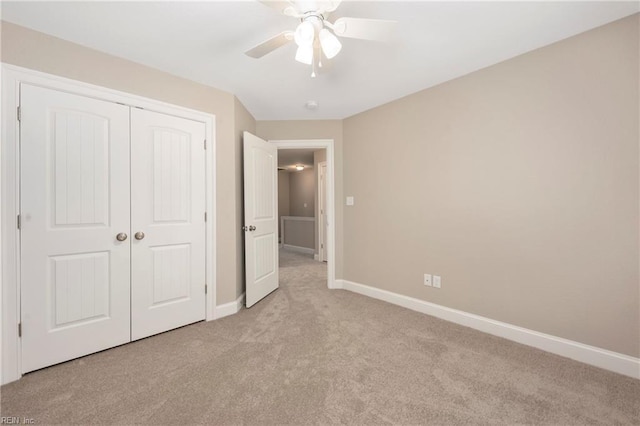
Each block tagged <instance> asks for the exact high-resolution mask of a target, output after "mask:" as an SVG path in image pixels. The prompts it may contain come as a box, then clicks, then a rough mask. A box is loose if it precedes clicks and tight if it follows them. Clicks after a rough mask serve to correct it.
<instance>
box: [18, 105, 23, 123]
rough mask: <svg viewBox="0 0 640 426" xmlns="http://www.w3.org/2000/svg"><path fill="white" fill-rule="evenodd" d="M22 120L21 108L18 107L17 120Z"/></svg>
mask: <svg viewBox="0 0 640 426" xmlns="http://www.w3.org/2000/svg"><path fill="white" fill-rule="evenodd" d="M21 120H22V108H20V107H18V121H21Z"/></svg>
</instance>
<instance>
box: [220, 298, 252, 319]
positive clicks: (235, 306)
mask: <svg viewBox="0 0 640 426" xmlns="http://www.w3.org/2000/svg"><path fill="white" fill-rule="evenodd" d="M244 295H245V294H244V293H242V294H241V295H240V297H238V298H237V299H236V300H234V301H233V302H229V303H225V304H223V305H218V306H216V308H215V311H214V315H213V319H220V318H224V317H228V316H229V315H233V314H237V313H238V312H240V309H242V307H243V306H244Z"/></svg>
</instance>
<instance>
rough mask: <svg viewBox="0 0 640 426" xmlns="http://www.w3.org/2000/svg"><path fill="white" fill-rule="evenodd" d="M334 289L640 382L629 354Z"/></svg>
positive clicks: (637, 364)
mask: <svg viewBox="0 0 640 426" xmlns="http://www.w3.org/2000/svg"><path fill="white" fill-rule="evenodd" d="M334 288H341V289H344V290H349V291H352V292H354V293H358V294H362V295H364V296H369V297H372V298H374V299H378V300H382V301H385V302H389V303H393V304H394V305H398V306H402V307H404V308H408V309H411V310H414V311H417V312H421V313H423V314H427V315H431V316H434V317H437V318H440V319H443V320H446V321H450V322H453V323H456V324H460V325H463V326H465V327H470V328H473V329H476V330H479V331H482V332H485V333H489V334H492V335H494V336H498V337H503V338H505V339H508V340H512V341H514V342H518V343H522V344H524V345H528V346H533V347H534V348H538V349H542V350H543V351H547V352H551V353H554V354H556V355H560V356H564V357H567V358H571V359H573V360H576V361H580V362H584V363H585V364H590V365H593V366H596V367H600V368H604V369H605V370H609V371H613V372H616V373H619V374H624V375H625V376H629V377H633V378H635V379H640V358H634V357H631V356H629V355H624V354H621V353H617V352H613V351H609V350H606V349H601V348H597V347H595V346H589V345H585V344H583V343H579V342H575V341H572V340H568V339H564V338H562V337H556V336H552V335H550V334H545V333H540V332H538V331H534V330H529V329H527V328H523V327H518V326H515V325H511V324H508V323H505V322H501V321H496V320H492V319H489V318H485V317H481V316H479V315H475V314H470V313H468V312H464V311H459V310H457V309H452V308H447V307H446V306H442V305H437V304H435V303H431V302H426V301H424V300H420V299H415V298H413V297H408V296H404V295H401V294H397V293H393V292H390V291H387V290H381V289H379V288H375V287H370V286H367V285H364V284H358V283H354V282H352V281H348V280H336V283H335V286H334Z"/></svg>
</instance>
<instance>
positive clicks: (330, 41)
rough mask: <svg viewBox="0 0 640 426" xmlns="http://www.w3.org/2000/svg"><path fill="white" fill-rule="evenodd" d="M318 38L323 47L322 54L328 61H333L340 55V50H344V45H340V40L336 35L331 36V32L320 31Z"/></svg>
mask: <svg viewBox="0 0 640 426" xmlns="http://www.w3.org/2000/svg"><path fill="white" fill-rule="evenodd" d="M318 37H319V38H320V46H321V47H322V52H323V53H324V56H326V57H327V58H328V59H331V58H333V57H335V56H336V55H337V54H338V53H340V50H341V49H342V43H340V40H338V38H337V37H336V36H335V35H333V34H331V31H329V30H328V29H326V28H323V29H321V30H320V34H318Z"/></svg>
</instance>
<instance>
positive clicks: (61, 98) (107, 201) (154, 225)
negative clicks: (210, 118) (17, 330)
mask: <svg viewBox="0 0 640 426" xmlns="http://www.w3.org/2000/svg"><path fill="white" fill-rule="evenodd" d="M20 103H21V115H22V117H21V122H20V126H21V216H20V217H21V222H22V223H21V231H20V232H21V322H22V371H23V372H28V371H33V370H36V369H39V368H42V367H46V366H49V365H53V364H56V363H59V362H63V361H66V360H69V359H73V358H77V357H79V356H83V355H87V354H90V353H93V352H97V351H100V350H103V349H107V348H110V347H113V346H117V345H120V344H122V343H126V342H129V341H131V340H135V339H139V338H142V337H146V336H149V335H152V334H156V333H159V332H162V331H166V330H170V329H172V328H176V327H180V326H182V325H186V324H189V323H192V322H196V321H200V320H202V319H204V317H205V295H204V293H205V278H204V277H205V217H204V212H205V181H204V179H205V156H204V146H203V142H204V133H205V124H204V123H201V122H195V121H192V120H187V119H183V118H178V117H174V116H170V115H165V114H160V113H156V112H151V111H146V110H141V109H134V108H130V107H128V106H125V105H120V104H116V103H113V102H107V101H101V100H97V99H92V98H86V97H83V96H79V95H73V94H68V93H63V92H58V91H55V90H51V89H45V88H41V87H35V86H30V85H26V84H23V85H22V86H21V102H20Z"/></svg>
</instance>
